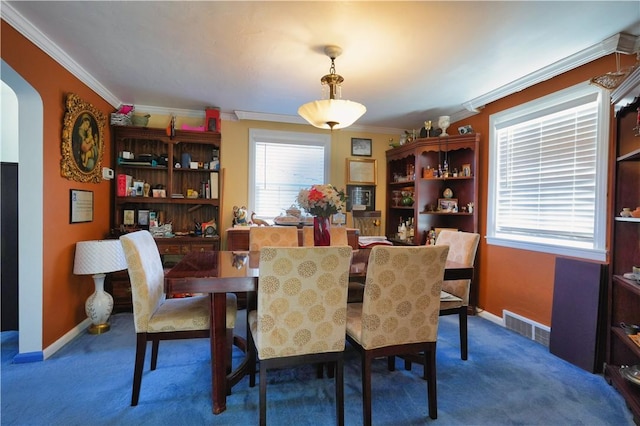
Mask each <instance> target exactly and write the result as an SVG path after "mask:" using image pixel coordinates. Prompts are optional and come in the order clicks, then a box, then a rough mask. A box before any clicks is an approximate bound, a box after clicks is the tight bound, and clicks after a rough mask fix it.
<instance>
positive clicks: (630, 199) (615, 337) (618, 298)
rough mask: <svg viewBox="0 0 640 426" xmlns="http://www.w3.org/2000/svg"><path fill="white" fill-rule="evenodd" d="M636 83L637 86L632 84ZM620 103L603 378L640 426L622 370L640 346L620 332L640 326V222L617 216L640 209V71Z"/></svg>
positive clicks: (634, 395)
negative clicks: (635, 274)
mask: <svg viewBox="0 0 640 426" xmlns="http://www.w3.org/2000/svg"><path fill="white" fill-rule="evenodd" d="M632 83H633V84H632ZM612 99H613V100H614V102H616V111H617V113H616V128H617V131H616V133H617V140H616V158H615V161H614V163H613V164H612V167H613V170H614V173H615V175H614V183H613V188H612V189H613V192H612V193H613V194H614V197H615V198H614V211H613V214H614V215H615V216H616V217H615V218H614V220H612V221H611V235H612V241H611V268H610V270H611V279H610V285H609V289H608V305H607V307H608V317H607V318H608V321H607V348H606V363H605V369H604V375H605V378H606V379H607V381H608V382H609V383H610V384H612V385H613V386H614V387H615V388H616V389H617V390H618V392H620V394H621V395H622V396H623V398H624V399H625V401H626V402H627V406H628V407H629V409H630V410H631V412H632V413H633V416H634V421H635V423H636V424H638V425H640V385H638V384H636V383H632V382H630V381H629V380H627V379H625V378H624V377H623V376H622V375H621V373H620V367H621V366H633V365H639V366H640V346H638V345H636V344H635V343H634V342H633V341H632V340H631V339H630V338H629V336H628V335H627V334H626V333H625V332H624V331H623V329H622V328H621V327H620V323H622V322H624V323H627V324H640V280H632V279H627V278H625V277H624V274H625V273H629V272H631V271H632V267H633V266H634V265H635V266H640V218H633V217H620V216H618V215H619V214H620V213H619V212H620V211H621V210H622V208H623V207H630V208H631V209H632V210H633V209H635V208H636V207H637V206H640V123H638V114H639V112H638V109H639V108H640V69H637V70H636V71H635V72H634V73H632V74H631V75H630V76H629V77H628V78H627V80H625V82H624V83H623V85H621V86H620V88H619V90H616V91H614V92H613V93H612Z"/></svg>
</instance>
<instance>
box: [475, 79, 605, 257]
mask: <svg viewBox="0 0 640 426" xmlns="http://www.w3.org/2000/svg"><path fill="white" fill-rule="evenodd" d="M567 93H573V95H568V94H567ZM543 99H544V102H535V101H534V102H532V103H531V105H526V107H524V108H523V109H522V110H521V111H520V112H516V111H515V110H517V108H514V109H513V110H510V111H508V112H506V113H505V114H503V115H496V117H493V118H492V120H491V121H492V130H493V131H492V142H491V143H492V146H491V150H492V152H491V153H490V157H491V165H490V167H491V170H490V191H489V194H490V200H489V201H490V208H489V209H488V227H487V228H488V237H489V238H497V239H505V240H512V241H518V242H527V243H534V244H539V245H540V246H542V247H551V246H557V247H567V248H577V249H586V250H601V251H602V252H603V253H604V250H603V248H604V244H605V241H604V234H605V233H604V217H605V214H604V213H605V212H604V210H605V191H604V188H605V187H606V178H607V177H606V133H605V132H603V129H602V120H601V115H602V111H603V108H602V102H601V96H599V92H598V91H597V90H596V89H586V90H585V89H584V87H582V90H579V91H576V92H575V93H574V92H571V91H569V92H564V93H562V94H561V95H560V96H558V99H556V100H555V101H553V96H552V95H550V96H549V97H547V98H543ZM603 139H604V140H603ZM603 164H604V167H603ZM524 248H528V249H532V248H531V247H524ZM538 248H539V247H538ZM540 251H547V250H545V249H543V250H540ZM550 251H551V252H554V251H553V250H550ZM562 254H573V255H576V254H575V253H562ZM578 255H580V254H578ZM582 257H584V256H582ZM587 257H589V256H587Z"/></svg>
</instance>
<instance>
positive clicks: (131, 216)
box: [122, 209, 136, 226]
mask: <svg viewBox="0 0 640 426" xmlns="http://www.w3.org/2000/svg"><path fill="white" fill-rule="evenodd" d="M135 223H136V212H135V210H129V209H127V210H125V211H124V212H123V217H122V224H123V225H126V226H131V225H135Z"/></svg>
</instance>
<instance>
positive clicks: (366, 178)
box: [347, 158, 378, 185]
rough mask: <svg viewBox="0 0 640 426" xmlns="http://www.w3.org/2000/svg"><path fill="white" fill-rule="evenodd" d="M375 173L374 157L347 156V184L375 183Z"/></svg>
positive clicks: (376, 166)
mask: <svg viewBox="0 0 640 426" xmlns="http://www.w3.org/2000/svg"><path fill="white" fill-rule="evenodd" d="M377 175H378V163H377V162H376V160H375V159H365V158H347V185H375V184H376V183H377V182H376V178H377Z"/></svg>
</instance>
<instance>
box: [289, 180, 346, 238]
mask: <svg viewBox="0 0 640 426" xmlns="http://www.w3.org/2000/svg"><path fill="white" fill-rule="evenodd" d="M346 199H347V197H346V195H345V193H344V191H343V190H338V189H337V188H336V187H334V186H333V185H330V184H326V185H313V186H312V187H311V188H308V189H301V190H300V192H299V193H298V199H297V201H298V205H299V206H300V207H301V208H302V209H303V210H305V211H306V212H307V213H309V214H310V215H312V216H313V242H314V245H316V246H328V245H331V236H330V233H329V224H330V220H329V219H330V217H331V215H334V214H336V213H338V212H339V211H341V210H342V209H343V208H344V204H345V201H346Z"/></svg>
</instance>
